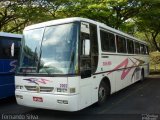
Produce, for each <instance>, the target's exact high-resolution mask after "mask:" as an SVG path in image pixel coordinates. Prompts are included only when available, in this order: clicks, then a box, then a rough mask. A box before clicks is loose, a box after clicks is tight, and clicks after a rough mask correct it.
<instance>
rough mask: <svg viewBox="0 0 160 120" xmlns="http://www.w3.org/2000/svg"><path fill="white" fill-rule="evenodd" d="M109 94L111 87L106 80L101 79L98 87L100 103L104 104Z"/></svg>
mask: <svg viewBox="0 0 160 120" xmlns="http://www.w3.org/2000/svg"><path fill="white" fill-rule="evenodd" d="M108 95H109V87H108V86H107V85H106V83H105V82H104V81H101V83H100V85H99V89H98V105H101V104H103V103H104V102H105V101H106V99H107V97H108Z"/></svg>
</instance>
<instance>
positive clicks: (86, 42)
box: [82, 39, 91, 55]
mask: <svg viewBox="0 0 160 120" xmlns="http://www.w3.org/2000/svg"><path fill="white" fill-rule="evenodd" d="M82 47H83V48H82V50H83V51H82V52H83V54H82V55H90V48H91V43H90V40H89V39H84V40H83V45H82Z"/></svg>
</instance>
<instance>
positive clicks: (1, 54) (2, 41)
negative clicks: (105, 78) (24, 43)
mask: <svg viewBox="0 0 160 120" xmlns="http://www.w3.org/2000/svg"><path fill="white" fill-rule="evenodd" d="M12 43H14V46H15V47H14V57H12V56H11V45H12ZM19 52H20V39H17V38H11V37H0V58H1V59H13V58H15V59H17V58H18V57H19Z"/></svg>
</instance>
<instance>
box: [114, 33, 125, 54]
mask: <svg viewBox="0 0 160 120" xmlns="http://www.w3.org/2000/svg"><path fill="white" fill-rule="evenodd" d="M116 40H117V52H118V53H126V52H127V50H126V39H125V38H123V37H120V36H116Z"/></svg>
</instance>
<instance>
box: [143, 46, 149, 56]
mask: <svg viewBox="0 0 160 120" xmlns="http://www.w3.org/2000/svg"><path fill="white" fill-rule="evenodd" d="M144 54H145V55H148V54H149V50H148V46H144Z"/></svg>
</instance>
